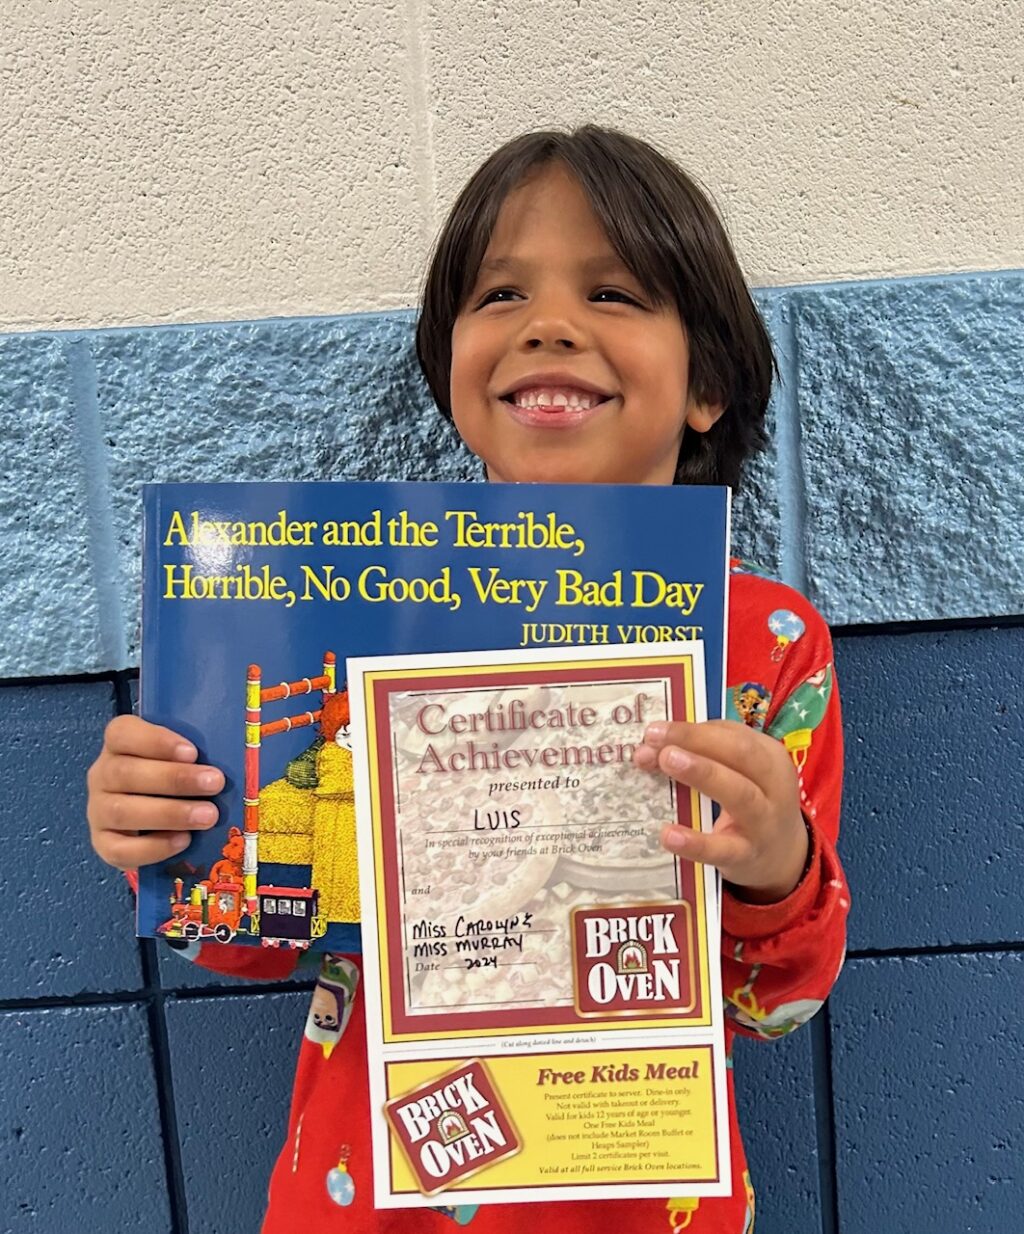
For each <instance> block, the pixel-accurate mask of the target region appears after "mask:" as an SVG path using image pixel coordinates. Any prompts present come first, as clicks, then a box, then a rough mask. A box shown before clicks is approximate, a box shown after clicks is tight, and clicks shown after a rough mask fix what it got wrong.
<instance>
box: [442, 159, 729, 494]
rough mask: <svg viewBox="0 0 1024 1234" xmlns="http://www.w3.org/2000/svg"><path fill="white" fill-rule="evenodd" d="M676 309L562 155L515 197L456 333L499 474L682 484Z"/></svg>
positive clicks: (462, 384)
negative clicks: (618, 242)
mask: <svg viewBox="0 0 1024 1234" xmlns="http://www.w3.org/2000/svg"><path fill="white" fill-rule="evenodd" d="M689 368H690V354H689V345H688V342H687V337H686V331H685V330H684V329H683V326H682V323H681V321H680V319H679V315H678V312H677V311H676V308H675V306H674V305H670V304H661V305H656V304H654V303H653V302H652V300H651V297H650V296H649V295H648V294H647V293H646V292H645V291H644V289H643V287H642V286H641V284H640V283H639V282H638V280H637V279H636V277H635V276H634V275H633V274H632V273H631V272H630V271H629V270H628V269H627V268H626V267H625V265H624V264H623V262H622V260H621V258H620V257H619V256H618V254H617V253H616V252H615V250H614V249H613V248H612V246H611V242H610V241H609V239H608V237H607V235H606V234H605V232H604V229H603V228H602V226H601V224H600V222H599V221H598V219H597V217H596V216H595V214H594V212H593V210H592V209H591V207H590V204H589V202H588V201H587V198H586V196H585V194H584V193H583V190H582V189H581V188H580V186H579V185H578V184H577V182H576V181H575V180H574V179H573V178H572V176H571V175H570V174H569V173H568V172H567V171H566V170H565V169H564V168H562V167H561V166H560V165H559V164H552V165H550V166H548V167H545V168H542V169H541V170H540V171H539V172H537V173H535V174H534V175H533V176H531V177H530V179H528V180H527V181H526V182H525V183H524V184H523V185H522V186H521V187H520V188H518V189H516V190H514V191H513V192H511V193H510V194H509V195H508V197H507V198H506V199H505V202H504V204H503V205H502V208H501V210H500V212H499V214H498V219H497V223H496V225H495V228H494V232H493V234H492V236H491V241H490V244H489V246H488V249H487V252H486V253H485V254H484V258H483V261H482V263H481V266H480V271H479V273H478V276H477V280H476V284H475V286H474V287H473V289H472V291H471V293H470V295H469V298H468V299H467V301H466V304H465V305H464V306H463V308H462V311H461V312H460V313H459V316H458V318H457V319H456V322H455V328H454V330H453V332H452V367H451V406H452V415H453V418H454V420H455V425H456V427H457V428H458V430H459V433H460V435H461V436H462V438H463V440H464V441H465V442H466V444H467V445H468V446H469V448H470V449H471V450H472V451H473V452H474V454H476V455H477V456H478V457H479V458H481V459H482V460H483V462H484V464H485V465H486V468H487V475H488V478H489V479H491V480H505V481H547V482H550V483H559V482H561V483H583V482H592V483H627V484H671V483H672V480H673V478H674V476H675V470H676V463H677V459H678V456H679V447H680V443H681V441H682V436H683V432H684V430H685V428H686V427H690V428H691V429H694V430H696V431H698V432H703V431H706V429H708V428H710V427H711V425H712V424H713V423H714V422H715V420H716V419H717V418H718V416H719V414H720V413H721V409H720V408H718V407H710V406H707V405H705V404H700V403H697V402H696V401H695V400H693V399H692V398H691V397H690V395H689V382H688V378H689Z"/></svg>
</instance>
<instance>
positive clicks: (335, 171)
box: [0, 0, 1024, 330]
mask: <svg viewBox="0 0 1024 1234" xmlns="http://www.w3.org/2000/svg"><path fill="white" fill-rule="evenodd" d="M1022 50H1024V22H1022V20H1021V12H1020V6H1019V4H1017V3H1006V2H1005V0H975V2H974V3H972V4H971V5H970V6H969V15H968V14H967V13H965V11H964V8H963V6H960V5H955V4H950V3H948V2H946V0H928V2H925V3H918V4H907V3H903V4H888V5H887V4H879V3H873V4H868V5H866V6H865V5H853V4H829V5H826V4H821V3H819V2H817V0H771V2H770V3H759V2H758V0H722V2H720V3H718V4H708V3H697V4H666V3H665V2H664V0H636V2H635V3H632V4H628V5H624V4H621V3H619V2H618V0H547V2H545V3H540V2H538V0H526V2H524V3H519V4H511V3H508V2H507V0H506V2H502V0H499V2H497V3H493V4H478V3H470V2H469V0H460V2H458V3H456V2H453V0H379V2H376V3H372V4H370V3H365V2H360V0H342V3H339V4H334V5H328V4H322V3H317V2H316V0H293V2H292V3H290V4H287V5H258V4H255V3H253V0H225V3H222V4H219V5H190V4H184V3H180V2H179V3H171V4H168V3H158V0H141V2H140V3H135V4H128V3H127V2H126V0H116V2H115V3H103V4H101V3H99V2H98V0H82V2H81V3H75V4H70V5H69V4H54V3H51V0H9V2H8V3H7V4H6V5H5V6H4V13H3V28H2V30H0V93H2V96H3V99H4V120H3V122H2V123H0V200H2V201H3V210H2V211H0V288H2V295H0V330H2V329H19V330H20V329H45V328H51V327H63V326H88V327H94V326H109V325H116V324H123V323H156V322H167V321H196V320H239V319H247V318H261V317H266V316H269V315H271V314H280V315H289V316H298V315H306V314H324V313H340V312H347V313H351V312H354V311H359V310H367V309H385V308H395V307H400V306H404V305H409V304H413V303H415V300H416V288H417V287H418V285H419V279H420V276H421V272H422V269H423V265H424V259H425V255H426V252H427V249H428V247H429V244H430V241H431V239H432V237H433V235H434V232H435V229H436V226H437V222H438V220H439V218H440V217H442V215H443V212H444V211H445V210H446V209H447V207H448V205H449V204H450V202H451V200H452V198H453V196H454V194H455V192H456V191H457V188H458V186H459V185H460V183H461V182H462V180H463V179H464V178H465V176H466V175H467V174H468V173H469V171H470V170H471V169H472V168H473V167H474V166H475V165H476V164H477V163H478V162H479V161H480V160H481V159H482V158H483V157H484V156H485V155H486V154H488V153H489V152H490V151H491V150H492V149H493V148H494V146H495V145H497V144H498V143H499V142H500V141H502V140H504V139H506V138H508V137H510V136H512V135H514V134H516V133H518V132H520V131H523V130H524V129H531V128H538V127H549V126H551V125H552V124H572V123H578V122H581V121H586V120H594V121H597V122H599V123H605V124H613V125H617V126H619V127H622V128H625V129H627V130H629V131H632V132H636V133H638V134H640V135H644V136H647V137H649V138H650V139H651V140H653V141H655V142H657V143H659V144H660V145H662V146H664V147H665V148H666V149H667V150H668V151H669V152H671V153H672V154H674V155H676V156H677V157H678V158H679V159H681V160H682V161H683V162H684V164H685V165H687V166H688V167H689V169H690V170H691V171H693V172H694V174H696V175H697V176H698V177H699V178H700V179H702V180H703V181H704V182H705V183H706V184H708V185H709V186H710V187H711V188H712V189H713V190H714V192H715V195H716V197H717V198H718V200H719V202H720V204H721V206H722V208H723V210H724V213H725V215H726V217H727V220H728V222H729V225H730V229H731V230H732V231H733V233H734V235H735V239H736V242H737V245H738V249H739V252H740V255H741V258H742V260H743V262H744V265H745V267H746V269H747V272H748V275H749V276H750V278H751V279H752V280H753V281H754V282H756V283H760V284H767V285H781V284H789V283H806V282H810V281H816V280H822V279H835V278H857V277H861V278H862V277H868V276H888V275H903V274H922V273H928V272H938V271H952V270H971V269H998V268H1006V267H1017V266H1021V265H1024V216H1022V210H1021V195H1020V191H1019V187H1020V184H1021V183H1022V182H1024V144H1022V143H1021V142H1020V140H1019V134H1020V132H1021V131H1022V130H1024V88H1022V80H1024V79H1022V73H1021V61H1022Z"/></svg>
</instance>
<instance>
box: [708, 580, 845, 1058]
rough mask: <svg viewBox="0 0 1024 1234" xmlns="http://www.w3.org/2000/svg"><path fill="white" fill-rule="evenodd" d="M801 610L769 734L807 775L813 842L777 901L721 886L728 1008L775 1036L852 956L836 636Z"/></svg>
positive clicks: (803, 783)
mask: <svg viewBox="0 0 1024 1234" xmlns="http://www.w3.org/2000/svg"><path fill="white" fill-rule="evenodd" d="M791 595H795V593H791ZM800 599H801V600H802V597H801V598H800ZM795 607H796V605H795V604H794V608H795ZM800 615H801V616H802V617H803V619H804V620H805V621H806V625H807V630H806V634H805V635H804V636H803V637H802V638H800V639H799V641H798V642H795V643H793V644H792V646H790V647H789V648H788V649H787V653H786V656H785V657H784V662H783V665H782V666H781V671H780V673H779V677H778V680H777V682H776V690H775V692H774V695H773V698H772V703H771V707H770V710H769V713H768V715H767V717H766V721H765V731H766V732H767V733H769V734H770V735H772V736H774V737H777V738H778V739H779V740H783V741H785V742H786V745H787V748H788V749H790V753H791V755H792V756H793V758H794V762H795V763H796V765H797V767H798V770H799V773H800V787H801V806H802V809H803V813H804V819H805V821H806V823H807V827H808V831H809V833H810V840H811V847H810V854H809V859H808V866H807V869H806V871H805V873H804V876H803V878H802V879H801V881H800V883H799V884H798V886H797V887H796V888H795V890H794V891H793V892H792V893H791V894H790V895H789V896H787V898H786V899H785V900H782V901H780V902H779V903H776V904H766V905H755V904H748V903H745V902H744V901H742V900H740V899H738V898H737V897H736V896H735V895H733V894H732V893H731V892H730V891H729V889H728V887H727V886H723V891H722V981H723V993H724V996H725V1006H726V1013H727V1015H728V1016H729V1017H730V1019H731V1020H732V1022H733V1025H734V1027H735V1028H736V1030H737V1031H738V1032H741V1033H744V1034H746V1035H748V1036H752V1037H761V1038H769V1039H771V1038H775V1037H780V1036H783V1035H784V1034H786V1033H788V1032H790V1031H792V1030H793V1029H794V1028H797V1027H798V1026H799V1025H800V1024H802V1023H804V1022H805V1021H807V1020H809V1019H810V1018H811V1016H813V1015H814V1013H815V1012H816V1011H817V1010H818V1009H819V1008H820V1006H821V1004H822V1003H823V1002H824V1000H825V999H826V998H827V997H828V993H829V991H830V990H831V988H832V985H833V983H834V982H835V980H836V978H837V977H838V975H839V971H840V969H841V967H842V963H843V957H844V955H845V950H846V916H847V913H848V911H849V907H850V893H849V890H848V888H847V884H846V878H845V876H844V874H843V869H842V866H841V865H840V862H839V857H838V855H837V853H836V840H837V838H838V833H839V808H840V800H841V796H842V771H843V735H842V726H841V720H840V711H839V693H838V689H837V687H836V682H835V667H834V664H833V659H832V643H831V639H830V637H829V633H828V627H827V626H826V625H825V622H824V620H823V619H822V618H821V617H820V615H819V614H818V613H817V612H816V611H815V610H814V608H813V607H812V606H811V605H810V604H809V603H808V602H807V601H803V602H802V604H801V605H800ZM821 698H826V699H827V701H826V703H825V708H824V715H823V716H822V717H821V719H820V721H819V723H818V724H817V725H816V726H815V727H814V728H813V729H811V730H808V729H807V728H801V725H802V724H804V723H806V721H805V720H803V719H802V718H801V717H804V716H805V715H806V714H807V711H808V709H807V706H806V701H807V700H810V702H811V710H812V711H813V705H814V700H815V699H821ZM819 708H820V704H819ZM812 718H813V717H812ZM795 730H796V731H795ZM808 732H809V735H810V740H809V743H808V741H807V737H808Z"/></svg>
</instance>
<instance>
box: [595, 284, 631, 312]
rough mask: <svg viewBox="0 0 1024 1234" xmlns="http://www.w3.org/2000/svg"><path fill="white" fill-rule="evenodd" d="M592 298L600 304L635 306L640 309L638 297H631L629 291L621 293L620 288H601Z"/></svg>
mask: <svg viewBox="0 0 1024 1234" xmlns="http://www.w3.org/2000/svg"><path fill="white" fill-rule="evenodd" d="M590 298H591V300H596V301H597V302H598V303H605V302H610V303H621V304H635V305H636V306H637V307H638V308H639V307H640V301H639V300H638V299H637V298H636V296H633V295H630V293H629V292H628V291H621V290H620V289H619V288H618V287H599V288H598V289H597V291H595V292H594V293H593V295H592V296H591V297H590Z"/></svg>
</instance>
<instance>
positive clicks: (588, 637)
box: [138, 482, 729, 952]
mask: <svg viewBox="0 0 1024 1234" xmlns="http://www.w3.org/2000/svg"><path fill="white" fill-rule="evenodd" d="M144 513H145V532H144V553H143V608H142V613H143V628H142V673H141V681H140V710H141V713H142V715H143V716H144V717H145V719H147V720H151V721H153V722H155V723H157V724H164V725H167V726H168V727H169V728H172V729H174V730H175V731H177V732H179V733H181V734H183V735H184V736H186V737H187V738H189V739H190V740H191V741H193V742H194V743H195V745H196V746H197V748H198V749H199V757H200V761H202V762H208V763H212V764H214V765H216V766H218V767H220V768H221V769H222V770H223V771H224V773H225V775H226V778H227V784H226V787H225V790H224V792H223V793H221V794H220V795H219V796H218V797H217V798H216V802H217V805H218V807H219V809H220V821H219V822H218V824H217V825H216V826H215V827H213V828H211V829H210V830H209V831H205V832H198V833H196V834H195V836H194V837H193V840H192V843H191V845H190V846H189V848H187V849H186V850H185V852H184V853H182V854H180V855H179V856H177V857H176V858H175V859H174V860H172V861H169V862H163V863H158V864H156V865H152V866H147V867H145V868H144V869H142V870H141V871H140V878H139V902H138V932H139V934H140V935H143V936H147V937H160V936H165V937H169V938H172V939H174V938H184V939H188V940H197V939H199V940H203V941H219V942H232V943H248V944H250V945H257V946H259V945H262V946H275V947H297V948H306V947H310V946H312V947H315V948H316V949H323V950H329V951H339V952H346V951H348V952H351V951H357V950H359V947H360V931H359V924H358V916H359V909H358V878H357V872H356V856H355V807H354V795H353V780H352V762H351V751H350V747H349V744H348V725H349V713H348V697H347V692H346V678H345V662H346V659H347V658H348V657H350V656H371V655H390V654H402V653H408V652H442V651H445V652H459V651H484V650H500V649H520V648H524V647H538V646H542V647H565V649H566V650H567V652H570V653H571V651H572V649H573V648H574V647H577V646H587V645H592V644H617V643H662V642H673V641H679V640H687V639H695V638H699V639H701V640H703V642H704V652H705V663H706V666H707V714H708V716H709V718H715V717H719V716H721V714H722V683H723V671H724V655H725V637H724V635H725V628H726V620H727V596H728V590H727V589H728V578H727V571H728V542H729V492H728V490H727V489H724V488H714V487H710V486H692V487H686V486H675V487H662V486H608V485H505V484H472V483H465V484H431V483H356V482H353V483H302V484H299V483H246V484H241V483H240V484H160V485H148V486H146V488H145V490H144Z"/></svg>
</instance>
